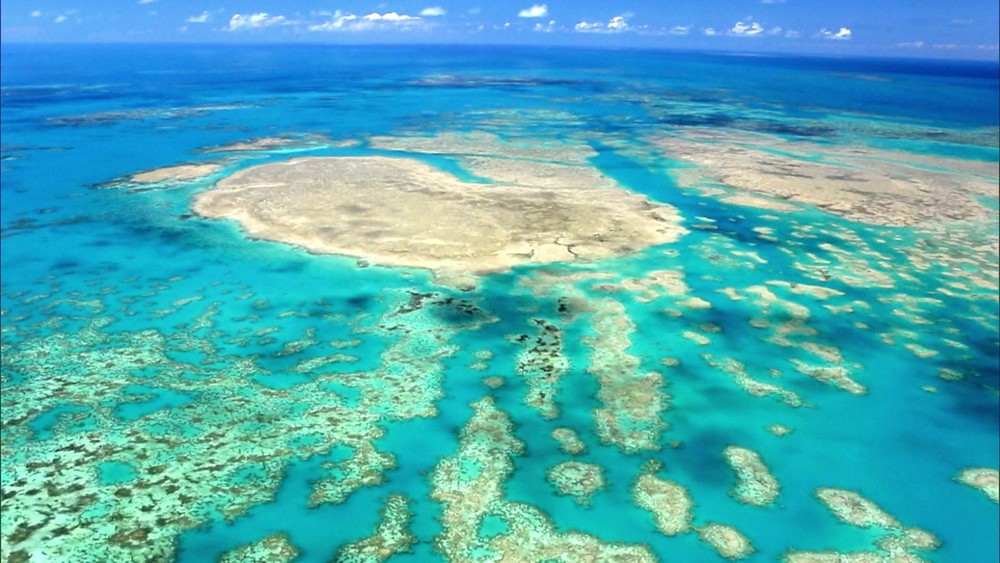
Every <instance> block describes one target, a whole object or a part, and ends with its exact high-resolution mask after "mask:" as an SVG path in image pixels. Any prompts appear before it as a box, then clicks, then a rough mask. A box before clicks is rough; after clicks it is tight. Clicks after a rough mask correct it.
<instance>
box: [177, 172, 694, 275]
mask: <svg viewBox="0 0 1000 563" xmlns="http://www.w3.org/2000/svg"><path fill="white" fill-rule="evenodd" d="M524 165H525V166H526V167H530V166H531V163H529V162H525V163H524ZM193 207H194V210H195V212H197V213H198V214H200V215H202V216H204V217H209V218H220V219H234V220H236V221H238V222H239V223H240V224H241V225H242V227H243V228H244V229H245V231H246V232H247V233H248V234H249V235H250V236H252V237H256V238H262V239H267V240H273V241H279V242H285V243H289V244H293V245H296V246H300V247H302V248H305V249H307V250H308V251H310V252H314V253H319V254H339V255H347V256H355V257H359V258H362V259H364V260H367V261H369V262H371V263H375V264H380V265H385V266H404V267H417V268H427V269H431V270H435V271H444V272H463V273H471V274H485V273H491V272H498V271H505V270H509V269H510V268H512V267H514V266H516V265H519V264H525V263H547V262H573V261H591V260H596V259H601V258H607V257H612V256H619V255H624V254H629V253H632V252H636V251H638V250H641V249H643V248H646V247H648V246H652V245H656V244H663V243H669V242H673V241H674V240H676V239H677V238H678V237H679V236H680V235H681V234H683V233H685V232H686V231H685V229H684V228H683V227H681V226H679V224H678V223H679V216H678V214H677V212H676V210H675V209H674V208H673V207H670V206H667V205H661V204H657V203H653V202H651V201H650V200H648V199H647V198H645V197H644V196H641V195H637V194H633V193H631V192H628V191H626V190H623V189H617V188H570V189H567V188H548V187H537V186H520V185H510V184H507V185H502V186H497V185H489V184H476V183H467V182H463V181H460V180H459V179H457V178H456V177H454V176H452V175H450V174H447V173H445V172H442V171H440V170H438V169H436V168H434V167H432V166H430V165H428V164H425V163H423V162H420V161H418V160H415V159H408V158H389V157H314V158H297V159H291V160H288V161H284V162H277V163H269V164H263V165H259V166H254V167H251V168H247V169H245V170H241V171H239V172H236V173H235V174H233V175H231V176H229V177H227V178H224V179H223V180H221V181H219V182H218V183H217V184H216V186H215V187H214V188H212V189H210V190H208V191H206V192H202V193H201V194H199V195H198V196H197V197H196V198H195V201H194V206H193Z"/></svg>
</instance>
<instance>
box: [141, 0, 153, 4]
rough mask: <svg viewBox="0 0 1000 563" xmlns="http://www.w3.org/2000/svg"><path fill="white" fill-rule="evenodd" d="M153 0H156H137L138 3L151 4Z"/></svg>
mask: <svg viewBox="0 0 1000 563" xmlns="http://www.w3.org/2000/svg"><path fill="white" fill-rule="evenodd" d="M153 2H156V0H139V3H140V4H152V3H153Z"/></svg>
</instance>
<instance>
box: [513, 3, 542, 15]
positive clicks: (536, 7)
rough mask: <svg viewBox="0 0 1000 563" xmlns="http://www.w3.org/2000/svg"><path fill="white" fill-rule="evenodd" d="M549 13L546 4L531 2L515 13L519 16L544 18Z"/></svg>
mask: <svg viewBox="0 0 1000 563" xmlns="http://www.w3.org/2000/svg"><path fill="white" fill-rule="evenodd" d="M548 15H549V6H548V4H533V5H532V6H531V7H530V8H525V9H523V10H521V11H520V12H518V13H517V17H519V18H544V17H545V16H548Z"/></svg>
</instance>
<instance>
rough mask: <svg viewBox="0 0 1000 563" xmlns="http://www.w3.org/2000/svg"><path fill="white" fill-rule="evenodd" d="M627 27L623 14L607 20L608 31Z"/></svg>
mask: <svg viewBox="0 0 1000 563" xmlns="http://www.w3.org/2000/svg"><path fill="white" fill-rule="evenodd" d="M626 29H628V22H627V21H625V17H624V16H615V17H613V18H611V21H609V22H608V31H625V30H626Z"/></svg>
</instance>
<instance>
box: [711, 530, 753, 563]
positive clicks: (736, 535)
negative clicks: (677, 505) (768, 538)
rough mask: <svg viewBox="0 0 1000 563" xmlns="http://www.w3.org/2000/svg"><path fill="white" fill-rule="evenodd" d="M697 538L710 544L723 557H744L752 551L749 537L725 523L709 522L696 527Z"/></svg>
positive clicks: (734, 558)
mask: <svg viewBox="0 0 1000 563" xmlns="http://www.w3.org/2000/svg"><path fill="white" fill-rule="evenodd" d="M698 538H699V539H701V541H703V542H705V543H707V544H708V545H710V546H712V548H713V549H715V551H716V552H717V553H718V554H719V556H721V557H723V558H725V559H730V560H736V559H745V558H747V557H749V556H750V555H751V554H752V553H753V552H754V548H753V545H752V544H751V543H750V539H749V538H747V537H746V536H744V535H743V534H742V533H741V532H740V531H739V530H737V529H736V528H734V527H732V526H727V525H725V524H715V523H711V524H706V525H704V526H702V527H701V528H698Z"/></svg>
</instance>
